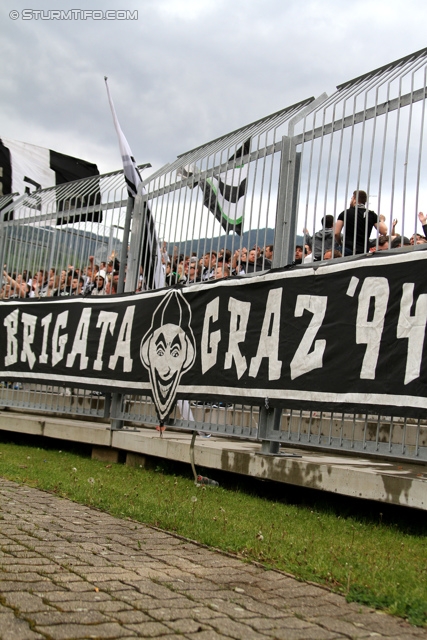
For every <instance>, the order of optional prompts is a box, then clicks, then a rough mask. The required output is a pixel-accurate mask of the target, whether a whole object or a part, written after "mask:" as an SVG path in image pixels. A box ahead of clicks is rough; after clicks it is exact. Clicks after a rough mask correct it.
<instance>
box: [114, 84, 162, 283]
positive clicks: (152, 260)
mask: <svg viewBox="0 0 427 640" xmlns="http://www.w3.org/2000/svg"><path fill="white" fill-rule="evenodd" d="M104 80H105V86H106V88H107V95H108V101H109V103H110V109H111V113H112V116H113V122H114V127H115V129H116V133H117V138H118V140H119V148H120V154H121V156H122V162H123V173H124V177H125V181H126V185H127V190H128V194H129V197H131V198H135V197H136V195H137V192H138V185H139V184H140V183H142V178H141V174H140V173H139V170H138V167H137V165H136V162H135V158H134V157H133V155H132V151H131V149H130V146H129V143H128V141H127V140H126V137H125V135H124V133H123V131H122V129H121V127H120V124H119V121H118V119H117V115H116V110H115V108H114V104H113V100H112V98H111V94H110V88H109V86H108V78H107V77H106V76H105V77H104ZM142 193H143V195H144V194H146V190H145V188H144V186H142ZM141 266H142V269H143V277H144V281H145V285H146V287H147V288H148V289H158V288H160V287H163V285H164V275H163V269H162V259H161V250H160V244H159V240H158V237H157V232H156V226H155V223H154V220H153V216H152V213H151V209H150V205H149V202H148V200H146V202H145V211H144V228H143V232H142V263H141Z"/></svg>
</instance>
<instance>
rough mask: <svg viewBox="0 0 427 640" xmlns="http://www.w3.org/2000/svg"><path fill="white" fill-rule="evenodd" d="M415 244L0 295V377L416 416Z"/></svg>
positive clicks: (420, 382)
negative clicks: (217, 276)
mask: <svg viewBox="0 0 427 640" xmlns="http://www.w3.org/2000/svg"><path fill="white" fill-rule="evenodd" d="M426 260H427V251H425V250H422V249H421V250H417V251H411V252H407V253H400V254H399V253H397V254H393V255H390V254H388V255H385V253H383V252H381V253H378V254H375V255H372V256H371V257H363V258H359V259H356V260H351V261H336V262H335V263H329V264H323V265H321V266H317V265H313V266H310V267H297V268H294V269H288V270H281V271H271V272H269V273H268V274H266V275H260V276H253V277H250V278H248V277H246V278H245V277H243V278H231V279H228V280H222V281H215V282H212V283H206V284H200V285H193V286H190V287H186V288H173V289H162V290H159V291H150V292H146V293H141V294H135V295H124V296H112V297H109V296H105V297H102V296H99V297H98V296H97V297H93V298H79V297H76V298H68V299H67V298H62V299H59V298H58V299H54V300H51V299H43V300H40V301H38V302H34V300H19V301H17V300H10V301H3V302H1V304H0V314H1V318H0V331H1V340H0V380H11V381H12V380H22V381H24V382H25V381H33V382H38V383H46V384H56V385H58V384H59V385H61V384H62V385H66V386H77V387H79V388H90V389H97V388H99V389H104V390H111V391H120V392H128V393H135V394H139V393H141V394H149V395H151V396H152V397H153V399H154V402H155V404H156V408H157V411H158V414H159V416H160V418H161V419H164V418H165V417H166V416H167V415H168V414H169V413H170V411H171V409H172V408H173V406H174V403H175V401H176V399H187V400H191V399H198V400H217V401H218V400H221V401H223V402H237V403H244V404H253V405H259V404H264V402H265V400H266V398H268V403H269V405H270V406H283V407H289V408H292V407H293V408H316V409H319V410H320V409H323V410H327V411H332V410H334V411H346V412H365V411H372V412H375V413H381V414H383V415H400V416H405V415H406V416H414V417H425V415H426V408H427V386H426V382H427V358H426V346H425V339H424V338H425V332H426V323H427V278H426V277H425V272H426V267H427V262H426Z"/></svg>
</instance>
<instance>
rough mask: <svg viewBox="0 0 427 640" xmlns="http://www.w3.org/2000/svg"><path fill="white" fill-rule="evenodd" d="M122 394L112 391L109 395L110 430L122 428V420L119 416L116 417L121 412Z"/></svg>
mask: <svg viewBox="0 0 427 640" xmlns="http://www.w3.org/2000/svg"><path fill="white" fill-rule="evenodd" d="M122 404H123V394H121V393H113V394H112V395H111V413H110V416H111V431H118V430H119V429H123V423H124V421H123V420H122V419H121V418H116V416H117V415H120V413H121V412H122Z"/></svg>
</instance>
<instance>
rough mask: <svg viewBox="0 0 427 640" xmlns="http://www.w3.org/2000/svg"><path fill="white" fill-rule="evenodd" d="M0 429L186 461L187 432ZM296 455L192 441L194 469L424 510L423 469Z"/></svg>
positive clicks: (39, 422) (64, 425)
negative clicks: (214, 470) (223, 472)
mask: <svg viewBox="0 0 427 640" xmlns="http://www.w3.org/2000/svg"><path fill="white" fill-rule="evenodd" d="M0 430H2V431H6V432H7V431H9V432H16V433H21V434H22V433H27V434H32V435H38V436H42V437H46V438H57V439H60V440H68V441H71V442H81V443H84V444H90V445H92V446H93V457H97V458H101V459H108V460H111V461H112V462H114V461H116V462H117V461H121V460H124V459H126V461H127V462H128V464H132V465H138V466H139V464H140V465H141V466H144V465H145V460H146V458H147V456H149V457H157V458H164V459H168V460H174V461H178V462H184V463H187V464H189V463H190V441H191V435H190V434H189V433H184V432H179V431H172V430H166V431H165V432H164V433H163V435H162V437H160V436H159V433H158V432H157V431H156V430H155V429H154V428H153V427H147V428H144V427H142V428H140V429H139V430H137V431H134V430H123V431H121V430H120V431H110V429H109V428H108V426H107V425H105V424H100V423H95V422H89V421H87V422H86V421H81V420H71V419H65V418H57V417H47V416H43V417H42V416H35V415H31V414H23V413H16V414H15V413H12V412H8V411H5V412H2V411H0ZM283 452H285V453H286V452H288V453H291V454H297V455H298V457H296V456H295V455H291V456H286V455H278V456H274V455H262V454H261V445H260V444H259V443H258V442H253V441H244V440H236V439H229V438H226V437H215V436H212V437H211V438H196V443H195V448H194V458H195V464H196V467H198V466H199V467H204V468H209V469H218V470H221V471H228V472H232V473H237V474H241V475H244V476H251V477H254V478H260V479H264V480H271V481H274V482H282V483H287V484H291V485H296V486H300V487H305V488H310V489H317V490H319V491H327V492H331V493H337V494H341V495H346V496H351V497H355V498H363V499H368V500H375V501H378V502H385V503H388V504H394V505H400V506H406V507H411V508H415V509H422V510H427V465H420V464H411V463H410V462H407V463H403V462H400V461H399V462H393V461H384V460H373V459H369V458H366V457H365V458H364V457H362V456H359V455H354V456H349V455H339V454H336V453H324V452H318V451H308V450H307V449H304V450H297V449H294V448H292V449H286V450H285V449H281V453H282V454H283Z"/></svg>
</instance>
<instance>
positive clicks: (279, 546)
mask: <svg viewBox="0 0 427 640" xmlns="http://www.w3.org/2000/svg"><path fill="white" fill-rule="evenodd" d="M59 446H63V447H64V449H63V450H62V451H61V450H59V449H58V447H56V448H49V449H48V448H46V449H44V448H40V447H37V446H22V445H17V444H12V443H5V442H0V475H1V476H3V477H4V478H8V479H10V480H14V481H16V482H20V483H24V484H28V485H30V486H33V487H38V488H40V489H44V490H46V491H52V492H54V493H56V494H57V495H59V496H63V497H67V498H70V499H71V500H74V501H76V502H80V503H83V504H87V505H93V506H95V507H97V508H99V509H102V510H105V511H107V512H108V513H111V514H113V515H115V516H118V517H121V518H124V517H129V518H132V519H134V520H138V521H140V522H144V523H146V524H151V525H155V526H157V527H161V528H162V529H165V530H167V531H173V532H175V533H178V534H180V535H182V536H186V537H188V538H191V539H193V540H197V541H199V542H201V543H204V544H206V545H210V546H212V547H216V548H219V549H223V550H224V551H228V552H231V553H235V554H238V555H239V556H241V557H242V558H246V559H248V560H256V561H258V562H262V563H264V564H265V565H266V566H269V567H273V568H277V569H281V570H283V571H286V572H288V573H292V574H293V575H295V576H296V577H297V578H299V579H301V580H311V581H313V582H317V583H319V584H326V585H328V586H330V588H331V589H333V590H334V591H336V592H339V593H342V594H344V595H346V597H347V598H348V600H354V601H357V602H363V603H365V604H368V605H370V606H373V607H377V608H380V609H384V610H386V611H387V612H389V613H392V614H395V615H398V616H402V617H404V618H407V619H408V620H409V621H410V622H411V623H412V624H417V625H426V624H427V544H426V542H427V539H426V534H427V514H425V513H424V512H414V511H409V510H406V511H405V512H403V511H402V510H401V509H400V510H396V509H394V510H393V509H390V508H388V507H387V506H386V505H383V506H381V505H376V506H375V509H372V508H371V507H369V508H368V507H366V506H365V504H364V503H361V502H360V503H359V505H360V509H359V508H358V507H357V505H356V507H355V506H354V505H355V503H354V502H353V503H352V505H353V506H352V507H351V508H349V506H348V505H349V504H350V502H349V501H348V500H347V501H343V500H341V502H340V501H339V499H336V498H334V497H329V496H327V495H326V494H318V493H317V494H315V496H316V497H314V498H313V495H314V494H310V498H309V499H303V500H299V501H296V500H295V498H294V497H293V496H294V495H295V491H296V490H294V489H293V488H292V487H289V486H286V485H277V484H276V485H274V486H273V485H261V484H260V483H258V484H255V483H252V481H251V480H245V479H239V480H238V482H239V483H240V485H241V486H239V485H237V486H236V485H235V482H236V481H235V480H232V481H229V482H227V480H226V479H225V482H226V487H224V486H220V487H219V488H209V487H208V488H201V487H196V486H195V484H194V481H193V479H192V476H191V471H190V467H189V466H188V471H187V468H186V467H179V468H178V470H177V468H176V467H175V468H174V467H172V466H171V465H167V464H166V463H165V467H161V466H159V467H157V468H156V469H153V470H146V469H135V468H132V467H128V466H125V465H122V464H113V465H110V464H106V463H102V462H98V461H95V460H91V459H90V458H89V457H88V456H85V455H82V454H78V453H72V452H70V451H67V450H66V446H67V445H66V444H65V443H64V444H63V445H59ZM159 464H160V463H159ZM173 471H175V473H174V472H173ZM210 475H211V476H214V477H215V475H214V473H213V472H212V471H211V472H210ZM232 483H234V484H232ZM222 485H223V483H222ZM255 492H256V493H255ZM320 500H321V502H320ZM337 500H338V502H337ZM381 511H383V512H384V514H383V513H380V512H381Z"/></svg>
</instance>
